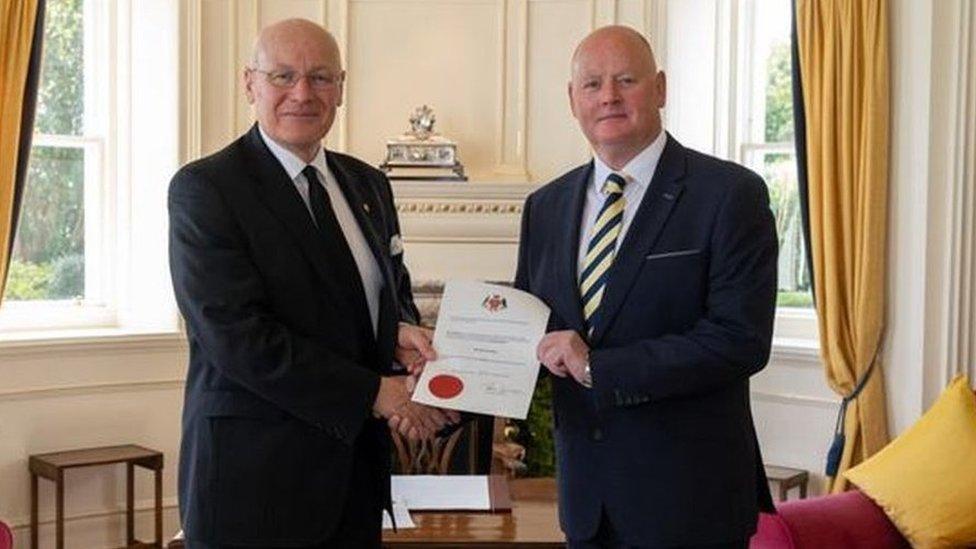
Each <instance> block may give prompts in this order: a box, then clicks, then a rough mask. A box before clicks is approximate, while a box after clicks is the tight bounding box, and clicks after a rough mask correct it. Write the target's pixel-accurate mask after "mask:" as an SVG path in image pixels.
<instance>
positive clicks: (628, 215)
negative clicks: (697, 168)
mask: <svg viewBox="0 0 976 549" xmlns="http://www.w3.org/2000/svg"><path fill="white" fill-rule="evenodd" d="M666 142H667V134H666V133H665V132H664V130H661V133H660V134H659V135H658V136H657V139H655V140H654V141H653V142H651V144H650V145H648V146H647V148H645V149H644V150H643V151H641V152H640V153H638V154H637V156H635V157H634V158H632V159H631V160H630V162H628V163H627V165H626V166H624V168H623V169H622V170H617V171H616V172H615V171H614V170H612V169H610V166H607V165H606V164H605V163H604V162H603V160H600V157H599V156H595V155H594V157H593V178H592V179H591V180H590V182H589V184H588V185H587V187H586V199H585V202H586V203H585V204H584V205H583V217H582V218H581V219H580V242H579V254H578V256H577V263H576V265H577V267H576V276H577V277H579V273H581V272H583V260H584V259H585V258H586V248H587V247H588V246H589V245H590V236H592V235H590V231H591V230H592V229H593V224H594V223H596V216H597V214H599V213H600V208H602V207H603V202H604V201H605V200H606V194H605V193H604V192H603V184H604V183H605V182H606V180H607V176H609V175H610V174H611V173H617V174H619V175H621V176H623V178H624V179H625V180H626V181H627V185H625V186H624V200H626V203H625V204H624V214H623V222H622V223H621V226H620V234H619V235H618V236H617V243H616V247H617V248H618V249H619V248H620V244H621V243H623V241H624V237H625V236H626V235H627V229H629V228H630V223H631V221H633V220H634V214H636V213H637V208H638V207H640V203H641V200H643V198H644V193H646V192H647V187H649V186H650V184H651V178H652V177H654V171H655V170H657V164H658V161H659V160H661V153H663V152H664V144H665V143H666ZM614 253H616V251H614Z"/></svg>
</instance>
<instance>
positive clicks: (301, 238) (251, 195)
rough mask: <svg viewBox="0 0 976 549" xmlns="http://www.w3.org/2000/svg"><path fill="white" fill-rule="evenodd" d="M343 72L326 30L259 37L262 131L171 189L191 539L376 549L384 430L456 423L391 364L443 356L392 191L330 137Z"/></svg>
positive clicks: (299, 25) (254, 89) (385, 499)
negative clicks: (422, 400)
mask: <svg viewBox="0 0 976 549" xmlns="http://www.w3.org/2000/svg"><path fill="white" fill-rule="evenodd" d="M344 76H345V73H344V71H343V70H342V65H341V62H340V58H339V49H338V47H337V46H336V43H335V40H334V39H333V38H332V36H330V35H329V34H328V33H327V32H326V31H325V30H324V29H322V28H321V27H320V26H318V25H316V24H314V23H311V22H309V21H304V20H288V21H283V22H281V23H278V24H275V25H272V26H270V27H268V28H266V29H264V30H263V31H262V33H261V35H260V38H259V39H258V42H257V45H256V47H255V55H254V59H253V60H252V62H251V64H250V65H249V66H248V67H247V68H246V69H245V70H244V73H243V80H244V85H245V89H246V93H247V98H248V100H249V101H250V103H251V104H252V105H254V107H255V110H256V113H257V120H258V121H257V124H255V126H254V127H253V128H252V129H251V130H250V131H249V132H248V133H247V134H246V135H244V136H242V137H241V138H240V139H238V140H237V141H235V142H233V143H231V144H230V145H229V146H228V147H227V148H225V149H223V150H222V151H220V152H218V153H216V154H214V155H212V156H209V157H207V158H204V159H201V160H198V161H196V162H193V163H191V164H189V165H187V166H185V167H184V168H183V169H181V170H180V171H179V173H177V174H176V176H175V177H174V178H173V181H172V184H171V186H170V194H169V211H170V224H171V234H170V261H171V270H172V277H173V285H174V287H175V290H176V296H177V301H178V303H179V306H180V310H181V312H182V313H183V315H184V317H185V319H186V327H187V335H188V337H189V342H190V366H189V371H188V374H187V381H186V401H185V404H184V411H183V441H182V449H181V455H180V479H179V488H180V513H181V518H182V521H183V527H184V529H185V532H186V537H187V540H188V544H189V546H190V547H191V548H193V547H236V546H247V547H264V548H267V547H357V548H358V547H379V545H380V524H381V512H382V511H381V510H382V509H383V508H388V507H389V499H390V495H389V471H390V463H389V458H390V455H391V452H390V433H389V428H390V427H393V428H397V429H399V430H400V432H401V433H403V434H405V435H408V436H413V437H429V436H432V435H433V433H435V432H436V431H437V430H439V429H441V428H442V427H444V426H445V425H446V424H447V423H450V422H452V421H457V417H456V414H454V413H453V412H451V413H442V412H440V411H437V410H434V409H431V408H425V407H423V406H420V405H417V404H414V403H412V402H410V401H409V392H408V385H407V383H406V382H405V380H406V378H405V377H402V376H395V375H393V374H394V371H393V367H392V365H393V363H394V358H395V357H396V358H397V359H399V361H400V362H401V363H408V364H410V365H411V366H412V367H415V366H417V363H420V362H423V360H424V359H429V358H432V356H433V353H432V350H431V348H430V334H429V333H428V332H427V331H424V330H422V329H421V328H418V327H416V326H414V325H413V323H414V322H415V320H416V308H415V307H414V305H413V299H412V296H411V293H410V278H409V276H408V274H407V271H406V269H405V267H404V264H403V253H402V252H403V247H402V244H401V239H400V229H399V226H398V222H397V217H396V211H395V209H394V205H393V197H392V193H391V189H390V185H389V182H388V181H387V180H386V178H385V177H384V176H383V175H382V174H381V173H380V172H378V171H377V170H375V169H373V168H371V167H370V166H368V165H366V164H365V163H363V162H360V161H359V160H356V159H354V158H352V157H350V156H346V155H342V154H338V153H334V152H332V151H326V150H324V149H323V147H322V145H321V140H322V138H323V137H324V136H325V135H326V133H327V132H328V131H329V128H330V127H331V126H332V122H333V120H334V118H335V113H336V108H337V107H338V106H339V105H340V104H341V103H342V91H343V90H342V88H343V81H344Z"/></svg>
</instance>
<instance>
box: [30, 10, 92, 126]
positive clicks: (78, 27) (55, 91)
mask: <svg viewBox="0 0 976 549" xmlns="http://www.w3.org/2000/svg"><path fill="white" fill-rule="evenodd" d="M83 8H84V2H83V1H82V0H48V2H47V7H46V8H45V17H44V54H43V60H42V65H41V80H40V85H39V87H38V101H37V117H36V120H35V123H34V131H36V132H38V133H44V134H50V135H81V134H82V132H83V131H84V115H85V109H84V99H85V93H84V89H85V80H84V28H83V24H82V14H83Z"/></svg>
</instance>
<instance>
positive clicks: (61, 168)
mask: <svg viewBox="0 0 976 549" xmlns="http://www.w3.org/2000/svg"><path fill="white" fill-rule="evenodd" d="M83 7H84V6H83V0H50V1H49V2H48V3H47V6H46V10H45V20H44V52H43V56H42V61H41V62H42V65H41V78H40V82H39V85H38V102H37V112H36V117H35V123H34V130H35V133H36V134H43V135H56V136H81V135H83V133H84V119H85V106H84V99H85V98H84V28H83V13H84V10H83ZM85 162H86V158H85V150H84V149H82V148H80V147H78V146H52V145H39V144H37V143H36V141H35V145H34V146H33V147H32V149H31V158H30V163H29V165H28V170H27V181H26V185H25V187H24V194H23V200H22V203H21V207H20V218H19V220H18V224H17V235H16V238H15V240H14V248H13V258H12V261H11V267H10V272H9V275H8V276H9V278H8V284H7V291H6V298H7V299H11V300H36V299H69V298H75V297H79V296H83V295H84V234H85V221H84V186H85Z"/></svg>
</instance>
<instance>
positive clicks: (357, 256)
mask: <svg viewBox="0 0 976 549" xmlns="http://www.w3.org/2000/svg"><path fill="white" fill-rule="evenodd" d="M258 129H259V130H260V131H261V138H262V139H264V142H265V143H266V144H267V145H268V148H269V149H271V154H273V155H274V156H275V158H277V159H278V162H281V165H282V167H284V168H285V171H286V172H287V173H288V177H290V178H291V180H292V182H293V183H294V184H295V188H297V189H298V194H300V195H301V196H302V200H304V201H305V207H306V208H307V209H308V215H310V216H311V217H312V222H313V223H314V222H315V216H314V215H313V214H312V206H311V203H310V202H309V199H308V180H307V179H306V178H305V176H304V175H303V174H302V170H304V169H305V166H307V165H311V166H312V167H314V168H315V169H316V170H318V172H319V181H320V184H322V185H324V186H325V192H327V193H329V200H331V201H332V211H333V212H335V216H336V219H338V220H339V226H340V227H341V228H342V234H343V236H345V237H346V242H347V243H349V249H350V250H351V251H352V257H353V259H354V260H355V261H356V268H357V269H358V270H359V277H360V278H361V279H362V282H363V290H365V291H366V305H367V307H369V318H370V321H371V322H372V325H373V335H376V330H377V325H378V320H379V312H380V292H381V291H382V290H383V274H382V272H380V268H379V265H377V264H376V258H375V257H373V252H372V251H370V249H369V244H368V243H367V242H366V237H365V236H364V235H363V231H362V229H361V228H360V227H359V223H358V222H357V221H356V216H355V215H354V214H353V213H352V209H350V207H349V202H348V201H347V200H346V197H345V195H344V194H342V189H341V188H340V187H339V183H338V182H337V181H336V178H335V175H334V174H333V173H332V171H331V170H329V166H328V164H327V163H326V162H325V149H323V148H321V147H320V148H319V152H318V153H317V154H316V155H315V158H314V159H313V160H312V162H310V163H309V164H306V163H305V161H304V160H302V159H301V158H298V157H297V156H295V154H294V153H292V152H291V151H289V150H288V149H286V148H284V147H282V146H281V145H279V144H278V143H276V142H275V140H274V139H271V138H270V137H269V136H268V134H266V133H264V130H263V129H262V128H261V127H260V126H258ZM353 183H354V182H353Z"/></svg>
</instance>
